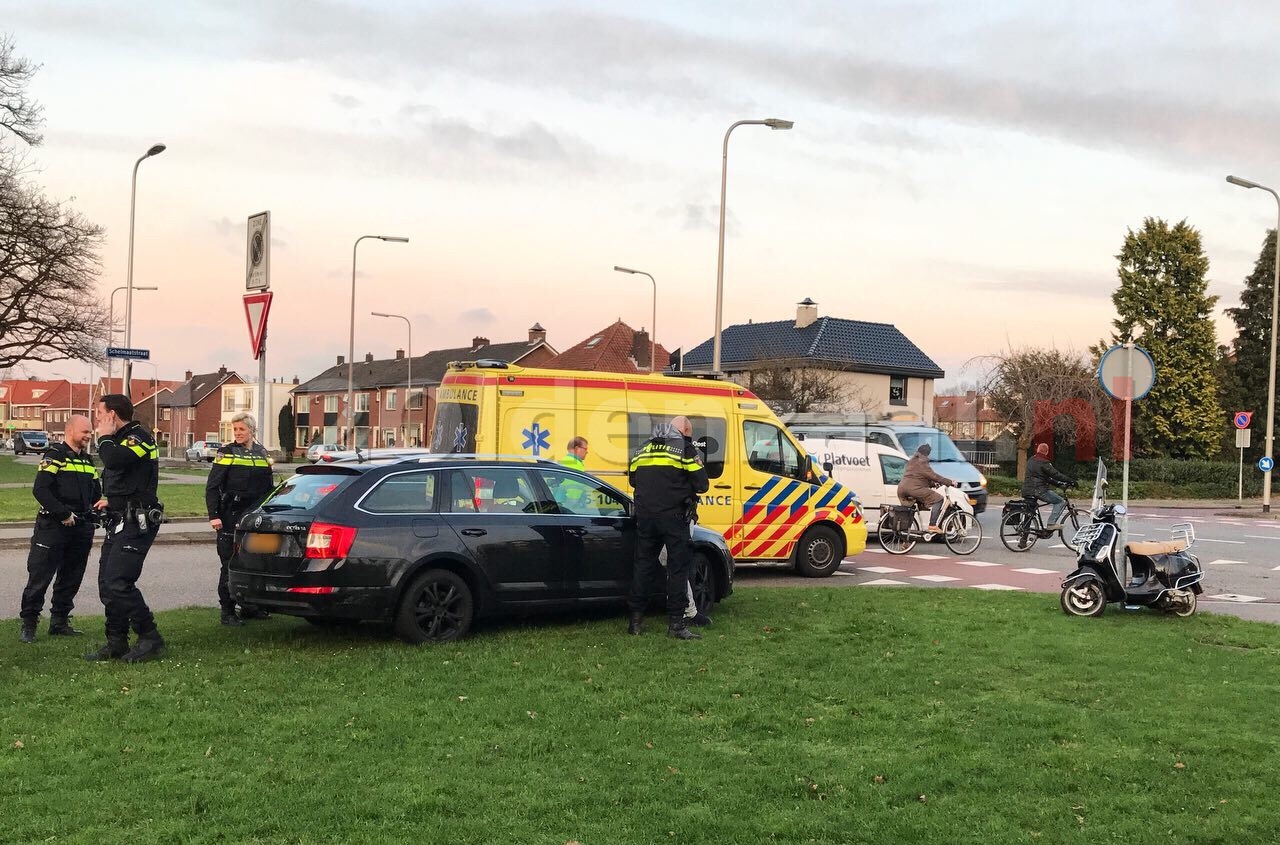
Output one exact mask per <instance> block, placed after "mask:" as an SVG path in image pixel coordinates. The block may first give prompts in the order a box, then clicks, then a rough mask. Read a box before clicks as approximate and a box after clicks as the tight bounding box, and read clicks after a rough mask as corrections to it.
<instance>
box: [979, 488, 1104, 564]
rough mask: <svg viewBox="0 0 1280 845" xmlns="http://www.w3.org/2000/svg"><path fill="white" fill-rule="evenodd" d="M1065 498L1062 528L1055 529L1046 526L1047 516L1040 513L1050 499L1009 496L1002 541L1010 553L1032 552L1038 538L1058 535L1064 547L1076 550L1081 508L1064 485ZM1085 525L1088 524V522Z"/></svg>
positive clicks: (1001, 530) (1045, 538)
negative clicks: (1072, 499) (1044, 500)
mask: <svg viewBox="0 0 1280 845" xmlns="http://www.w3.org/2000/svg"><path fill="white" fill-rule="evenodd" d="M1062 498H1063V508H1062V527H1061V528H1053V529H1050V528H1046V527H1045V525H1044V519H1043V518H1042V517H1041V516H1040V509H1041V508H1042V507H1044V506H1045V505H1047V504H1049V503H1048V502H1043V501H1041V500H1039V499H1037V498H1034V497H1027V496H1024V497H1022V498H1021V499H1010V500H1009V501H1008V502H1006V503H1005V506H1004V511H1003V512H1002V515H1001V517H1000V542H1001V543H1004V547H1005V548H1006V549H1008V550H1009V551H1011V552H1029V551H1031V547H1032V546H1034V545H1035V544H1036V540H1047V539H1049V538H1050V537H1052V536H1053V535H1054V534H1057V535H1058V536H1059V537H1060V538H1061V539H1062V544H1063V545H1064V546H1066V547H1067V548H1068V549H1071V550H1072V551H1075V548H1076V534H1078V533H1079V531H1080V514H1081V513H1082V511H1081V510H1080V509H1079V508H1078V507H1076V506H1075V505H1074V504H1073V503H1072V502H1071V499H1070V498H1069V497H1068V496H1067V490H1066V488H1065V487H1064V488H1063V489H1062ZM1084 513H1087V512H1084ZM1085 524H1088V523H1087V521H1086V523H1085Z"/></svg>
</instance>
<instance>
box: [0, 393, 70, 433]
mask: <svg viewBox="0 0 1280 845" xmlns="http://www.w3.org/2000/svg"><path fill="white" fill-rule="evenodd" d="M0 385H2V386H3V389H4V405H5V408H4V427H5V431H6V435H7V436H12V432H14V431H48V430H49V429H47V428H46V427H45V426H46V425H47V423H46V421H45V415H46V413H52V412H53V410H54V405H55V404H60V405H63V406H66V405H68V404H69V400H70V393H71V390H70V382H68V381H67V380H66V379H58V380H53V381H44V380H39V379H9V380H7V381H4V382H0ZM59 392H61V395H62V398H61V400H58V395H59ZM57 428H58V430H59V431H61V430H62V424H61V423H58V424H57Z"/></svg>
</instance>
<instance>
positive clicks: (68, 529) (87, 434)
mask: <svg viewBox="0 0 1280 845" xmlns="http://www.w3.org/2000/svg"><path fill="white" fill-rule="evenodd" d="M92 439H93V429H92V428H90V427H89V418H88V417H86V416H84V415H82V414H75V415H73V416H72V417H71V419H69V420H67V426H66V429H65V430H64V431H63V439H62V442H61V443H59V444H57V445H56V446H51V447H50V448H49V449H48V450H47V451H46V452H45V453H44V458H43V459H42V460H41V461H40V468H39V469H38V470H36V480H35V483H34V484H33V485H32V487H31V494H32V495H33V496H35V498H36V501H37V502H39V503H40V513H39V514H38V515H37V516H36V531H35V534H34V535H33V536H32V538H31V554H30V555H28V556H27V587H26V589H25V590H23V591H22V641H23V642H24V643H33V642H35V641H36V623H37V622H39V621H40V611H41V610H43V609H44V594H45V592H46V591H47V590H48V589H49V585H50V584H53V602H52V603H51V604H50V611H51V613H50V616H49V636H51V637H56V636H73V635H75V634H79V633H80V632H79V631H77V630H76V629H75V628H73V627H71V619H70V617H71V609H72V608H73V607H74V606H75V598H76V593H78V592H79V591H80V582H81V581H82V580H83V579H84V569H85V565H86V564H87V563H88V562H89V551H90V550H91V549H92V548H93V522H92V519H91V515H92V513H93V505H94V503H95V502H97V501H98V499H100V498H102V484H101V483H100V482H99V481H98V470H97V468H96V467H94V465H93V461H92V460H91V459H90V458H89V454H88V453H87V452H86V451H85V448H86V447H87V446H88V445H89V441H90V440H92ZM55 577H56V578H57V581H56V582H55V581H54V579H55Z"/></svg>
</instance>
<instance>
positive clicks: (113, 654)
mask: <svg viewBox="0 0 1280 845" xmlns="http://www.w3.org/2000/svg"><path fill="white" fill-rule="evenodd" d="M128 651H129V636H128V635H127V634H111V635H108V636H107V644H106V645H104V646H103V647H102V648H100V649H98V650H97V651H91V652H89V653H88V654H86V655H85V656H84V659H85V660H119V659H120V658H121V657H124V656H125V654H126V653H127V652H128Z"/></svg>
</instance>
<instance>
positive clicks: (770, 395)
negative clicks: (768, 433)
mask: <svg viewBox="0 0 1280 845" xmlns="http://www.w3.org/2000/svg"><path fill="white" fill-rule="evenodd" d="M841 375H842V374H841V373H840V372H838V371H836V370H819V369H813V368H810V367H786V366H783V365H782V364H781V363H780V362H770V363H768V364H765V365H764V366H761V367H756V368H753V369H751V370H749V371H747V387H749V388H751V392H752V393H754V394H755V395H756V396H759V397H760V398H761V399H762V400H764V402H765V403H766V404H768V405H769V407H770V408H772V409H773V410H774V412H775V413H799V414H803V413H807V412H810V411H824V410H838V409H839V410H845V409H849V407H850V405H852V404H860V403H861V401H862V400H865V399H866V397H865V396H863V395H861V392H860V391H857V390H853V389H851V388H850V387H849V386H848V385H846V384H844V383H843V382H842V380H841ZM857 410H865V408H861V407H860V408H858V409H857Z"/></svg>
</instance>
